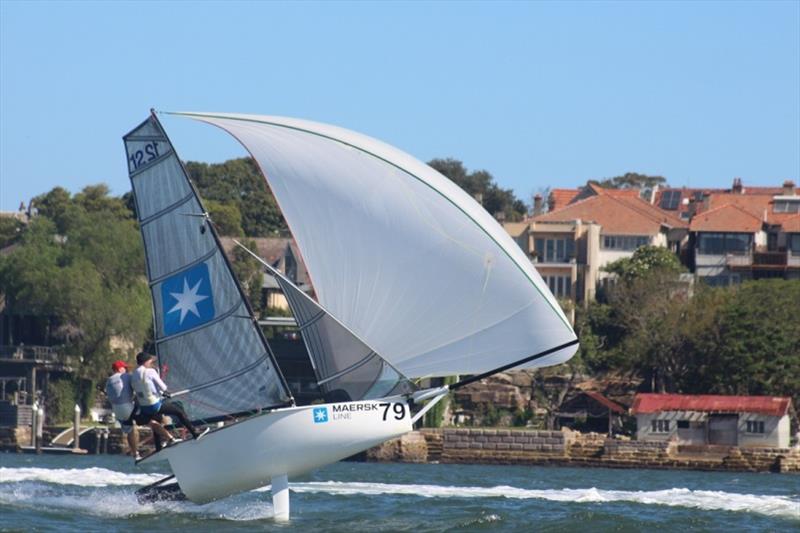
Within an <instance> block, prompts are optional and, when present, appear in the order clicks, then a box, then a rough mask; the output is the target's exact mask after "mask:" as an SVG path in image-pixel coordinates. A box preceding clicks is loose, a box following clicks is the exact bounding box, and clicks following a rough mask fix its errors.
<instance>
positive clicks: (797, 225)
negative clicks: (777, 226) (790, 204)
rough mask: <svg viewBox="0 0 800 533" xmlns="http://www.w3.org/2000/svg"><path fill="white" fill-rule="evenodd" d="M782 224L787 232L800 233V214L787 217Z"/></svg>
mask: <svg viewBox="0 0 800 533" xmlns="http://www.w3.org/2000/svg"><path fill="white" fill-rule="evenodd" d="M781 226H782V227H783V231H785V232H786V233H800V215H794V216H792V217H789V218H787V219H786V220H784V221H783V224H781Z"/></svg>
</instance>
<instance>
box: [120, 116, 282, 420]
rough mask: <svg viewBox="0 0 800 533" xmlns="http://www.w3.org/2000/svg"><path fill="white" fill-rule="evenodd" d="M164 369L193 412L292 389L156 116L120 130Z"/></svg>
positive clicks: (244, 406) (252, 404) (211, 414)
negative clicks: (128, 130) (128, 131)
mask: <svg viewBox="0 0 800 533" xmlns="http://www.w3.org/2000/svg"><path fill="white" fill-rule="evenodd" d="M124 141H125V147H126V152H127V156H128V170H129V174H130V178H131V184H132V187H133V194H134V199H135V203H136V209H137V213H136V214H137V218H138V221H139V226H140V230H141V233H142V239H143V241H144V248H145V262H146V267H147V268H146V270H147V277H148V283H149V286H150V291H151V295H152V300H153V315H154V325H155V327H154V337H155V347H156V353H157V355H158V357H159V365H160V370H161V373H162V378H164V379H165V381H166V382H167V383H168V385H169V386H170V388H171V389H172V390H182V391H186V392H185V394H183V395H182V396H181V398H180V401H182V402H183V403H184V406H185V408H186V411H187V412H188V414H189V416H190V417H191V418H192V419H194V420H206V419H209V418H216V417H219V416H227V415H230V414H232V413H241V412H252V411H258V410H260V409H264V408H271V407H276V406H281V405H286V404H287V403H290V402H291V394H290V393H289V389H288V387H287V385H286V383H285V380H284V379H283V376H282V374H281V373H280V370H279V369H278V367H277V365H276V364H275V358H274V355H273V354H272V352H271V350H270V348H269V346H268V345H267V343H266V340H265V339H264V338H263V335H262V333H261V331H260V329H259V328H258V325H257V323H256V322H255V319H254V317H253V314H252V310H251V309H250V307H249V305H248V303H247V301H246V299H245V298H244V295H243V293H242V290H241V288H240V287H239V285H238V282H237V281H236V279H235V277H234V276H233V273H232V271H231V268H230V264H229V263H228V261H227V258H226V257H225V256H224V253H223V251H222V247H221V246H220V244H219V240H218V238H217V236H216V233H215V231H214V228H213V227H212V226H211V225H210V224H208V221H207V214H206V212H205V210H204V209H203V206H202V204H201V202H200V199H199V197H198V195H197V193H196V191H195V190H194V187H193V186H192V185H191V183H190V182H189V179H188V176H187V175H186V172H185V169H184V168H183V165H182V164H181V162H180V160H179V159H178V156H177V154H176V153H175V150H174V148H173V147H172V144H171V143H170V141H169V139H168V137H167V136H166V134H165V133H164V132H163V130H162V129H161V125H160V124H159V123H158V121H157V119H156V118H155V116H151V117H150V118H149V119H148V120H146V121H145V122H143V123H142V124H140V125H139V126H138V127H137V128H136V129H134V130H133V132H131V133H130V134H128V135H126V136H125V137H124Z"/></svg>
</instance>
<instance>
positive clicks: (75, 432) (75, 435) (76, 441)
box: [72, 403, 81, 450]
mask: <svg viewBox="0 0 800 533" xmlns="http://www.w3.org/2000/svg"><path fill="white" fill-rule="evenodd" d="M80 435H81V406H80V405H78V404H77V403H76V404H75V416H74V417H73V419H72V448H73V449H75V450H77V449H79V448H80Z"/></svg>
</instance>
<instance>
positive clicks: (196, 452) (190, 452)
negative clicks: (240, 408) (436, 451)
mask: <svg viewBox="0 0 800 533" xmlns="http://www.w3.org/2000/svg"><path fill="white" fill-rule="evenodd" d="M411 429H412V422H411V414H410V412H409V407H408V405H407V404H406V403H405V401H403V400H401V399H400V398H394V399H393V400H389V399H386V400H368V401H359V402H348V403H334V404H321V405H308V406H304V407H291V408H287V409H279V410H276V411H272V412H269V413H265V414H263V415H258V416H254V417H252V418H249V419H247V420H244V421H242V422H238V423H236V424H232V425H230V426H227V427H225V428H223V429H221V430H218V431H215V432H212V433H209V434H207V435H206V436H205V437H203V438H202V439H200V440H199V441H188V442H185V443H181V444H179V445H177V446H174V447H171V448H167V449H164V450H162V451H161V452H159V453H158V454H156V455H155V456H153V457H152V458H149V459H147V460H146V462H150V461H155V460H160V459H166V460H168V461H169V464H170V467H171V468H172V472H173V473H174V474H175V477H176V479H177V481H178V484H179V485H180V488H181V490H182V491H183V493H184V494H186V496H187V498H189V500H191V501H193V502H195V503H205V502H209V501H211V500H216V499H219V498H224V497H226V496H230V495H231V494H235V493H238V492H243V491H247V490H252V489H255V488H257V487H262V486H264V485H268V484H270V480H271V478H272V477H275V476H280V475H284V474H288V476H290V477H291V476H296V475H298V474H302V473H305V472H308V471H310V470H313V469H315V468H319V467H321V466H325V465H327V464H330V463H335V462H336V461H340V460H341V459H344V458H346V457H349V456H351V455H353V454H356V453H359V452H361V451H364V450H366V449H368V448H371V447H372V446H375V445H377V444H380V443H382V442H384V441H386V440H389V439H393V438H396V437H399V436H400V435H402V434H404V433H407V432H409V431H411Z"/></svg>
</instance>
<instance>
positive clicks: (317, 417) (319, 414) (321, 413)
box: [314, 407, 328, 424]
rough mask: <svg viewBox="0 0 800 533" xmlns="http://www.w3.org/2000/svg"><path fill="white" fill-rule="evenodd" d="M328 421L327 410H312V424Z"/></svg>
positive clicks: (318, 408)
mask: <svg viewBox="0 0 800 533" xmlns="http://www.w3.org/2000/svg"><path fill="white" fill-rule="evenodd" d="M327 421H328V408H327V407H315V408H314V423H315V424H321V423H323V422H327Z"/></svg>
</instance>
